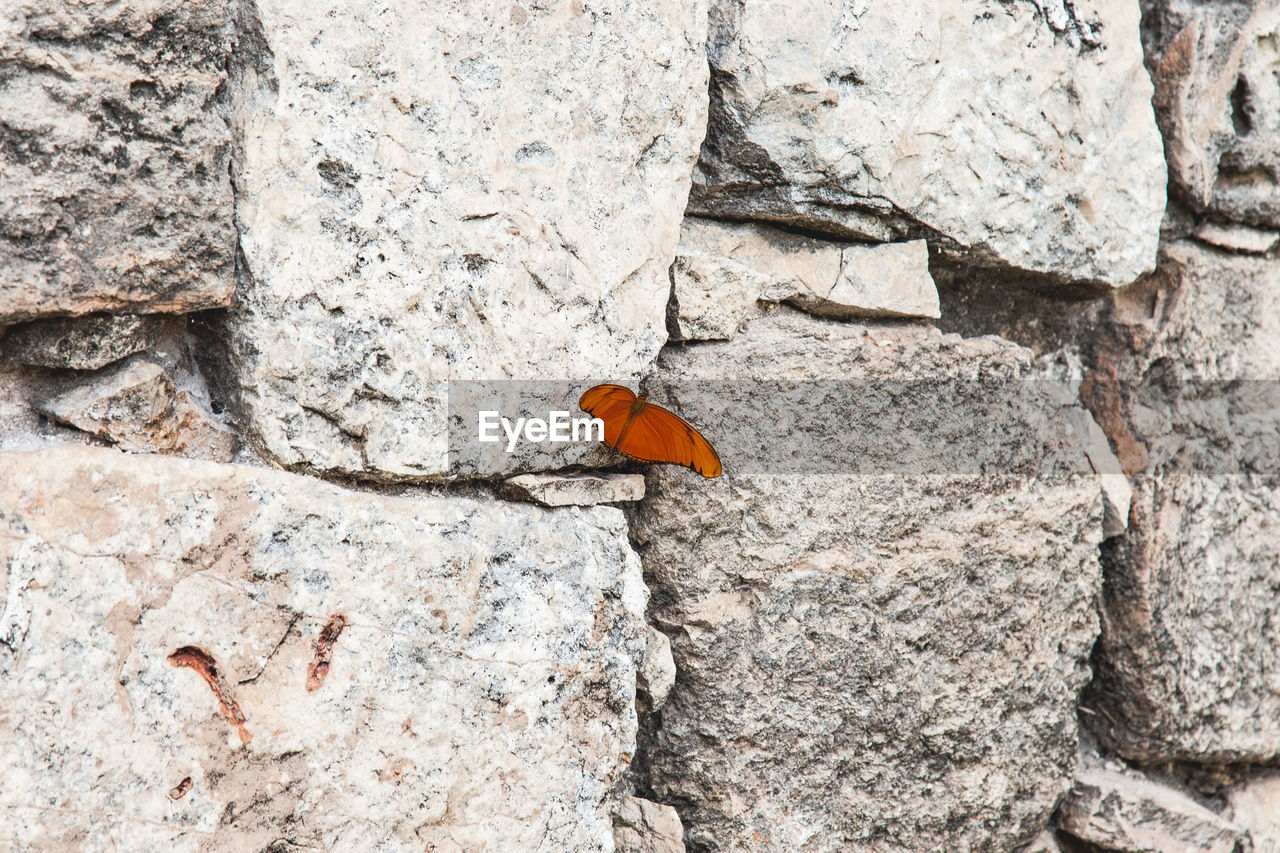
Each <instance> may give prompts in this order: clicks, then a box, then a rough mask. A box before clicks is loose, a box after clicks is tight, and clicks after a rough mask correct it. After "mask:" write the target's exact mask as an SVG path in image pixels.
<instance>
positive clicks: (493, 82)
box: [228, 0, 707, 479]
mask: <svg viewBox="0 0 1280 853" xmlns="http://www.w3.org/2000/svg"><path fill="white" fill-rule="evenodd" d="M259 11H260V13H261V17H260V20H259V21H256V22H255V21H253V20H252V16H242V19H241V22H240V27H241V29H242V30H244V33H245V35H242V36H241V38H242V41H244V42H245V43H251V44H253V45H254V50H255V51H256V52H255V53H254V54H253V56H252V57H251V60H252V61H250V60H249V59H246V60H245V62H244V63H243V64H244V67H243V68H242V69H241V71H240V72H238V73H237V79H238V80H240V81H241V84H240V85H239V86H238V88H237V94H236V95H235V117H234V123H235V127H236V132H237V134H238V136H239V138H241V139H242V140H243V142H242V150H241V151H240V153H239V156H238V157H237V158H236V161H235V163H234V172H235V176H236V186H237V189H238V196H237V216H238V223H239V226H240V232H241V247H242V249H243V251H244V257H245V262H246V269H245V273H246V278H245V281H244V283H243V287H242V289H241V290H242V292H241V296H240V298H239V299H238V301H237V303H236V306H235V308H234V309H233V313H232V320H231V323H230V325H229V328H228V334H229V340H230V343H231V348H232V358H233V362H234V369H233V371H232V374H233V379H234V381H235V383H236V385H237V386H238V388H239V394H240V400H241V404H242V407H243V410H244V414H245V420H246V423H247V425H248V429H249V430H250V432H251V433H252V434H253V436H254V438H255V441H256V442H257V443H258V444H260V446H261V448H262V449H263V450H264V451H265V452H266V453H268V454H270V455H271V456H272V457H273V458H274V459H276V460H278V461H279V462H281V463H283V464H285V465H289V466H298V467H299V468H304V469H307V470H315V471H330V472H344V473H348V474H357V475H362V476H368V477H372V478H380V479H414V478H430V477H437V476H441V475H443V474H445V473H446V471H447V459H446V430H445V427H446V417H445V389H444V383H445V382H446V381H447V380H449V379H485V378H489V379H503V378H526V379H537V378H546V379H550V378H560V379H563V378H564V377H566V376H578V375H582V374H584V373H589V372H591V371H592V370H594V371H598V372H599V373H602V374H605V375H609V376H613V377H614V378H615V379H618V378H627V377H635V376H638V375H639V374H640V373H641V372H642V371H644V370H645V369H646V368H647V367H649V366H650V365H651V363H652V360H653V358H654V356H655V355H656V354H657V352H658V349H659V347H661V346H662V344H663V343H664V341H665V340H666V327H665V311H666V304H667V297H668V295H669V293H670V283H669V279H668V272H667V271H668V268H669V267H670V265H671V261H672V257H673V254H674V249H675V244H676V239H677V235H678V229H679V223H680V218H681V215H682V213H683V211H684V207H685V203H686V199H687V196H688V191H689V182H690V172H691V169H692V165H693V162H694V160H695V159H696V157H697V150H698V144H699V143H700V141H701V139H702V136H703V133H704V131H705V128H706V97H707V95H706V75H707V70H706V62H705V55H704V41H705V36H706V7H705V5H704V4H703V3H702V2H693V3H684V2H676V0H662V2H657V3H655V2H652V0H627V2H623V3H620V4H615V5H613V6H611V7H609V8H603V7H600V6H597V5H595V4H591V3H584V2H576V1H575V2H568V3H563V4H553V5H547V4H541V3H538V4H533V5H522V4H511V3H508V2H503V3H496V2H495V3H484V4H479V5H477V4H476V3H473V2H469V0H468V2H452V3H445V4H431V5H429V6H421V7H405V8H403V9H399V10H398V11H397V12H396V13H395V14H386V13H385V9H384V8H383V7H382V6H381V5H380V4H377V3H365V2H357V3H321V4H316V3H312V2H301V0H281V1H280V2H272V3H263V4H261V6H260V9H259ZM534 57H536V61H535V60H534Z"/></svg>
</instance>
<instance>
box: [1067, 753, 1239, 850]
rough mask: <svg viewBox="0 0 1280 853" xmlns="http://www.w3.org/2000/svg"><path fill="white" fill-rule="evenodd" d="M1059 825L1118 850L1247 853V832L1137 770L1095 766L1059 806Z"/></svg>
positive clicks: (1075, 783) (1078, 781)
mask: <svg viewBox="0 0 1280 853" xmlns="http://www.w3.org/2000/svg"><path fill="white" fill-rule="evenodd" d="M1057 820H1058V826H1059V827H1060V828H1061V829H1062V830H1063V831H1064V832H1067V833H1069V834H1071V835H1074V836H1075V837H1076V838H1080V839H1082V840H1084V841H1088V842H1089V843H1091V844H1096V845H1097V846H1098V847H1101V848H1103V849H1104V850H1109V851H1116V853H1248V851H1250V850H1252V849H1253V848H1252V846H1251V844H1250V841H1249V835H1248V833H1247V832H1245V831H1243V830H1241V829H1240V828H1239V827H1237V826H1234V825H1232V824H1231V823H1229V822H1228V821H1226V820H1223V819H1222V818H1221V817H1220V816H1218V815H1217V814H1216V813H1214V812H1212V811H1210V810H1209V809H1207V808H1205V807H1204V806H1202V805H1200V804H1199V803H1197V802H1196V801H1195V800H1193V799H1191V798H1190V797H1188V796H1187V795H1186V794H1183V793H1181V792H1179V791H1177V790H1175V789H1173V788H1169V787H1166V786H1164V785H1161V784H1159V783H1157V782H1154V781H1151V780H1149V779H1144V778H1142V777H1140V776H1139V775H1138V774H1136V773H1124V772H1117V771H1112V770H1102V769H1096V768H1091V769H1087V770H1083V771H1081V772H1080V774H1079V775H1077V777H1076V779H1075V782H1074V784H1072V786H1071V790H1070V792H1068V794H1067V796H1066V797H1064V798H1063V800H1062V805H1061V806H1059V808H1058V818H1057Z"/></svg>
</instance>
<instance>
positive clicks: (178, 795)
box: [169, 776, 191, 800]
mask: <svg viewBox="0 0 1280 853" xmlns="http://www.w3.org/2000/svg"><path fill="white" fill-rule="evenodd" d="M190 791H191V777H190V776H187V777H186V778H185V779H183V780H182V781H181V782H179V783H178V784H177V785H175V786H174V787H173V788H172V789H171V790H170V791H169V799H171V800H180V799H182V798H183V797H185V796H186V795H187V794H188V793H190Z"/></svg>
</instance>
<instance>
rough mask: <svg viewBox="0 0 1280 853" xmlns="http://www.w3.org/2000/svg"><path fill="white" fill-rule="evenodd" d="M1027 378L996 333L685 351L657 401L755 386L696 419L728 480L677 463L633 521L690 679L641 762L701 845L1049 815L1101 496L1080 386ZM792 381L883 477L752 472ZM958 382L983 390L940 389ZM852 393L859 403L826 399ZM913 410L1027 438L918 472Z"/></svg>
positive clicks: (1093, 586)
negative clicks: (771, 400) (888, 428)
mask: <svg viewBox="0 0 1280 853" xmlns="http://www.w3.org/2000/svg"><path fill="white" fill-rule="evenodd" d="M815 352H820V353H822V357H821V358H820V359H819V358H814V355H813V354H814V353H815ZM1030 366H1031V355H1030V353H1029V352H1028V351H1026V350H1023V349H1021V348H1019V347H1016V346H1014V345H1012V344H1009V343H1006V342H1003V341H999V340H996V339H985V340H964V339H961V338H960V337H959V336H956V335H946V336H944V335H942V334H941V333H939V332H937V331H936V330H933V329H930V328H927V327H921V326H916V325H906V326H876V327H866V328H862V327H856V326H851V325H847V324H836V323H830V322H824V321H821V320H816V319H812V318H805V317H803V316H798V315H797V316H791V317H786V318H768V319H762V320H755V321H752V322H751V323H749V324H748V326H747V328H746V329H744V330H743V331H742V332H741V333H740V334H739V335H738V337H737V338H735V340H734V341H732V342H730V343H725V344H719V343H716V344H710V343H709V344H703V345H700V346H697V347H690V348H687V349H681V350H673V351H671V352H670V353H667V354H664V356H663V358H662V360H661V362H660V375H659V376H658V377H657V378H656V379H655V380H654V386H655V388H657V389H664V390H665V391H667V392H670V393H675V391H674V390H673V389H676V388H678V387H684V388H688V387H689V386H690V384H691V383H692V382H693V381H694V380H699V379H702V380H708V379H712V378H715V379H718V380H728V379H732V380H737V381H733V382H728V381H718V382H716V383H715V384H714V387H715V389H716V393H715V394H714V395H708V396H707V397H705V398H704V397H694V396H688V392H686V399H685V400H684V401H683V402H684V405H683V407H682V413H688V414H689V415H690V416H692V417H695V418H696V419H697V422H698V423H705V424H706V425H707V429H706V430H705V432H707V433H708V434H711V435H715V436H717V437H719V439H720V441H721V445H722V446H720V447H719V449H720V451H721V458H722V459H723V460H724V463H725V474H724V476H722V477H721V478H720V479H718V480H714V481H707V480H704V479H702V478H700V477H698V476H697V475H694V474H691V473H690V472H687V471H683V470H676V469H659V468H655V469H654V470H652V471H651V472H650V474H649V477H648V493H647V495H646V498H645V500H644V502H642V503H640V504H636V505H635V506H634V507H631V508H628V512H629V514H630V516H631V518H632V536H633V539H634V540H635V541H636V542H637V547H638V549H639V550H640V553H641V559H642V561H643V562H644V565H645V570H646V577H647V579H648V580H649V582H650V588H651V590H652V592H653V601H652V603H651V608H650V616H651V618H652V619H653V620H654V621H655V622H656V624H657V625H658V626H659V627H660V628H661V629H662V630H663V631H664V633H667V634H668V635H669V636H670V637H671V643H672V650H673V653H674V656H675V661H676V665H677V667H678V669H679V678H678V680H677V683H676V685H675V688H674V689H673V690H672V692H671V695H670V697H669V698H668V700H667V704H666V706H665V707H664V708H663V709H662V712H661V714H660V724H659V725H658V728H657V730H656V731H655V732H653V733H651V735H649V736H648V738H647V743H646V744H644V745H643V748H642V752H641V754H640V766H642V767H644V768H645V771H644V772H645V774H646V781H647V783H648V784H649V785H651V786H652V790H653V791H654V793H655V794H656V795H657V797H658V798H659V799H661V800H662V801H664V802H669V803H673V804H676V806H677V807H678V808H679V809H680V810H681V817H682V818H683V820H684V822H685V826H686V837H685V840H686V843H688V844H689V846H690V849H692V850H698V851H704V850H717V851H748V850H749V851H774V850H776V851H837V850H850V849H858V850H865V851H877V853H879V851H918V850H999V849H1009V848H1011V847H1013V846H1014V845H1016V844H1018V843H1022V842H1025V841H1026V840H1027V839H1029V838H1031V837H1032V836H1034V835H1035V833H1036V831H1037V830H1038V829H1039V828H1040V827H1042V826H1043V825H1044V823H1045V821H1046V819H1047V818H1048V816H1049V814H1050V813H1051V812H1052V810H1053V808H1054V805H1055V803H1056V801H1057V799H1058V797H1059V796H1060V795H1061V794H1062V793H1063V792H1064V791H1065V789H1066V786H1067V784H1068V781H1069V779H1070V777H1071V773H1072V771H1073V769H1074V767H1075V763H1076V721H1075V720H1076V695H1077V692H1078V691H1079V689H1080V688H1081V687H1082V686H1083V684H1084V682H1085V681H1086V679H1087V678H1088V674H1089V667H1088V664H1087V660H1088V656H1089V652H1090V649H1091V648H1092V646H1093V642H1094V639H1095V637H1096V634H1097V622H1096V615H1095V611H1094V609H1093V608H1094V601H1095V599H1096V595H1097V590H1098V584H1099V568H1098V557H1097V554H1098V551H1097V546H1098V543H1099V541H1100V539H1101V530H1100V523H1101V516H1102V504H1101V498H1100V493H1099V486H1098V482H1097V479H1096V476H1095V475H1094V474H1093V473H1092V471H1090V470H1088V466H1087V462H1086V460H1085V458H1084V454H1083V452H1082V450H1081V448H1080V447H1079V445H1078V443H1077V442H1076V441H1075V439H1074V437H1073V435H1072V428H1071V426H1070V424H1069V423H1068V422H1067V421H1068V415H1069V414H1070V413H1073V412H1074V413H1078V409H1077V408H1076V407H1075V403H1074V398H1075V394H1074V390H1073V388H1072V387H1070V386H1069V385H1065V386H1063V387H1059V386H1057V385H1055V384H1053V383H1047V382H1044V383H1042V382H1026V381H1023V380H1022V379H1020V378H1019V377H1022V376H1024V375H1025V374H1026V372H1027V371H1029V370H1030ZM777 376H790V377H794V378H803V379H806V380H811V382H810V383H809V384H805V385H803V387H805V388H807V389H810V390H812V391H813V393H812V394H811V395H810V399H811V401H812V405H813V406H814V407H822V408H823V409H824V415H825V416H826V417H827V418H829V420H828V421H825V423H827V424H828V425H829V426H830V427H831V428H832V429H835V428H837V427H836V426H835V425H839V426H838V428H839V429H841V430H843V431H847V432H848V433H850V434H852V435H854V436H857V437H859V439H860V440H862V441H864V443H865V444H867V446H868V448H869V450H868V452H869V453H871V454H873V455H875V463H874V465H875V467H876V468H877V469H879V473H860V472H850V471H848V470H847V469H845V470H840V469H836V470H834V471H832V472H830V473H826V474H822V473H813V474H799V473H794V472H795V470H796V469H795V468H794V467H791V466H793V465H795V464H798V463H796V462H794V461H792V460H791V458H790V457H788V456H787V455H786V448H784V447H778V448H777V451H776V455H777V457H778V459H779V460H780V463H779V464H780V465H781V466H782V467H756V468H751V467H748V466H747V464H746V463H745V461H744V460H743V458H742V457H741V455H740V454H741V453H745V452H746V451H745V450H742V451H740V450H739V449H738V448H739V447H744V446H746V444H745V443H744V442H746V441H748V439H744V438H742V437H741V436H743V435H744V434H747V433H751V432H752V431H753V430H754V429H755V427H756V422H754V421H753V422H750V425H749V428H747V429H741V428H739V429H737V430H735V429H734V427H733V424H734V423H735V422H741V419H742V412H743V411H749V410H750V407H755V408H756V410H757V411H760V407H761V405H762V398H761V393H760V392H761V390H762V389H764V388H767V387H768V386H766V385H764V384H763V379H764V378H768V377H777ZM938 376H944V377H950V378H952V379H954V380H955V381H956V382H957V383H958V387H959V391H954V392H952V393H956V394H962V395H965V396H963V397H962V398H960V399H954V398H949V397H939V396H938V395H937V394H936V393H935V391H934V388H933V386H930V385H928V383H927V382H925V381H924V380H925V379H926V378H928V377H938ZM836 379H838V380H841V382H842V383H848V382H850V381H853V382H861V383H863V384H862V385H861V386H860V387H861V389H862V391H861V392H860V393H855V392H853V391H850V387H851V386H849V385H848V384H838V385H836V386H835V387H836V388H837V391H840V393H836V392H835V391H833V392H831V393H830V394H828V395H827V396H825V397H819V395H818V394H817V391H816V390H815V389H821V388H822V387H824V386H823V385H822V384H819V383H827V382H831V381H832V380H836ZM871 380H886V384H885V385H884V386H883V387H881V386H879V385H877V384H875V383H874V382H872V381H871ZM898 380H903V382H901V383H899V382H898ZM1006 381H1007V382H1006ZM987 383H990V389H991V390H990V393H996V391H997V390H998V389H1001V388H1005V389H1010V388H1015V387H1016V389H1017V390H1016V391H1011V392H1010V393H1011V394H1012V395H1013V396H999V394H997V395H996V396H999V399H994V398H987V397H985V396H984V395H985V394H987V393H988V385H987ZM916 384H924V385H925V386H926V388H925V390H923V391H922V392H921V394H920V396H917V397H913V396H912V391H911V389H912V387H914V386H915V385H916ZM853 387H855V388H856V387H859V386H853ZM944 387H945V386H944ZM886 389H888V390H886ZM892 389H900V390H898V391H897V394H898V396H897V397H896V398H893V399H886V397H885V395H886V394H887V393H888V392H889V390H892ZM960 404H963V405H960ZM912 406H916V407H920V408H923V409H929V408H930V407H932V409H933V413H934V414H936V415H937V416H938V420H937V423H938V431H937V434H936V435H942V434H943V430H944V429H945V425H946V424H948V423H953V422H954V423H955V424H956V425H957V427H959V426H960V422H963V426H964V428H965V429H967V430H971V431H972V430H980V431H982V430H987V429H989V428H992V427H993V426H994V425H998V428H999V434H1001V435H1003V436H1005V439H1006V441H1005V444H1004V445H1002V446H996V447H990V448H988V449H987V450H986V451H985V455H980V456H979V457H977V458H975V459H974V460H972V462H971V467H970V468H969V469H967V470H958V471H957V472H956V473H954V474H951V475H947V474H922V473H919V471H920V468H919V467H918V466H919V465H920V464H921V458H922V456H920V455H917V451H916V450H915V449H913V448H911V447H909V446H908V445H909V442H906V441H905V439H906V438H907V436H906V435H905V434H904V433H903V432H901V431H899V432H897V433H894V434H892V435H890V436H888V437H887V439H885V440H884V441H883V442H882V444H876V443H875V433H876V431H877V430H879V429H881V428H883V427H884V425H885V423H886V422H885V421H884V420H882V419H880V417H879V410H880V409H881V408H882V407H883V408H885V409H888V410H890V412H891V416H892V417H893V418H895V419H896V418H903V419H909V416H912V415H914V416H917V417H919V416H921V413H920V412H915V413H912V412H910V411H909V409H910V407H912ZM957 406H958V408H956V407H957ZM722 407H723V408H722ZM744 407H746V408H744ZM956 411H962V412H963V413H964V414H963V416H957V414H956ZM773 416H774V415H773V412H772V410H764V411H760V414H759V417H758V421H759V422H761V423H763V422H765V421H768V420H769V419H770V418H772V417H773ZM792 433H793V436H794V438H793V443H797V444H802V445H803V446H802V447H801V450H802V452H804V453H809V452H810V451H811V450H812V449H813V445H814V442H813V441H812V440H811V441H809V442H808V443H807V444H805V443H803V442H804V436H803V435H802V434H801V431H800V430H798V429H795V430H792ZM936 435H935V434H931V435H930V441H929V442H928V444H929V445H930V446H932V447H935V448H936V447H937V446H940V445H944V444H946V442H947V439H945V438H937V437H936ZM817 440H818V441H825V437H824V436H819V437H818V439H817ZM981 444H982V445H987V444H991V442H988V441H986V440H985V439H984V440H983V441H982V442H981ZM873 445H874V446H873ZM894 448H897V449H896V450H894ZM929 452H930V451H929V449H928V448H924V449H923V451H922V453H923V455H924V456H927V455H928V454H929ZM1023 454H1025V456H1024V455H1023Z"/></svg>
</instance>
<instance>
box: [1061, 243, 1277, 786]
mask: <svg viewBox="0 0 1280 853" xmlns="http://www.w3.org/2000/svg"><path fill="white" fill-rule="evenodd" d="M1102 331H1103V332H1104V334H1103V335H1102V336H1101V337H1102V338H1103V340H1102V342H1101V343H1100V345H1099V352H1098V354H1097V355H1096V356H1095V357H1094V363H1093V364H1092V366H1091V368H1090V375H1089V376H1088V377H1087V378H1086V382H1085V385H1084V389H1083V390H1084V394H1083V396H1084V398H1085V399H1086V400H1087V401H1088V403H1089V405H1090V407H1091V408H1092V409H1093V411H1094V412H1095V415H1096V417H1097V420H1098V423H1099V424H1100V425H1101V426H1102V428H1103V429H1104V430H1105V431H1106V432H1107V434H1108V437H1109V438H1110V439H1111V443H1112V445H1113V446H1114V447H1116V449H1117V455H1118V456H1119V458H1120V462H1121V464H1122V465H1123V467H1124V469H1125V471H1126V472H1127V473H1128V474H1129V475H1130V477H1129V479H1130V480H1131V482H1132V484H1133V489H1134V497H1133V507H1132V510H1131V513H1130V523H1129V530H1128V532H1127V533H1126V534H1125V535H1124V536H1121V537H1117V538H1115V539H1112V540H1108V543H1107V544H1106V546H1104V552H1105V556H1104V565H1105V566H1106V569H1107V581H1106V584H1105V586H1104V597H1103V623H1102V637H1101V639H1100V641H1099V644H1098V650H1097V655H1096V659H1095V665H1096V677H1095V681H1094V683H1093V684H1092V685H1091V686H1090V690H1089V694H1088V697H1087V702H1086V706H1087V707H1091V708H1095V709H1097V710H1098V711H1100V712H1101V713H1097V714H1094V715H1092V716H1089V717H1088V719H1089V721H1090V725H1091V727H1092V728H1093V729H1094V731H1095V733H1096V734H1097V735H1098V737H1099V739H1100V741H1101V742H1102V743H1103V745H1104V746H1107V747H1108V748H1110V749H1112V750H1114V751H1116V752H1119V753H1120V754H1122V755H1125V756H1128V757H1131V758H1135V759H1139V760H1144V761H1148V760H1167V759H1185V760H1190V761H1209V762H1232V761H1256V762H1263V761H1268V760H1271V759H1273V758H1274V757H1276V756H1278V755H1280V674H1278V673H1277V671H1276V669H1275V667H1274V666H1273V665H1272V663H1271V662H1272V661H1273V660H1275V659H1276V657H1277V655H1280V625H1277V623H1276V620H1275V619H1274V611H1275V608H1274V602H1275V589H1276V586H1277V584H1280V433H1278V432H1277V429H1276V424H1277V423H1280V382H1277V380H1278V379H1280V266H1278V265H1276V264H1275V263H1274V262H1272V261H1267V260H1265V259H1260V258H1253V257H1249V256H1244V255H1235V254H1229V253H1225V252H1219V251H1214V250H1212V249H1207V248H1204V247H1202V246H1198V245H1197V244H1195V243H1191V242H1187V243H1173V244H1170V245H1169V246H1167V247H1166V248H1165V249H1164V250H1163V252H1162V262H1161V274H1160V275H1158V276H1156V277H1155V278H1154V279H1153V280H1152V281H1151V282H1149V283H1148V285H1146V286H1144V287H1141V288H1137V289H1135V290H1134V292H1131V293H1125V294H1122V295H1118V297H1117V301H1116V307H1115V310H1114V317H1113V322H1112V323H1111V325H1110V326H1109V330H1108V328H1104V329H1103V330H1102Z"/></svg>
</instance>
